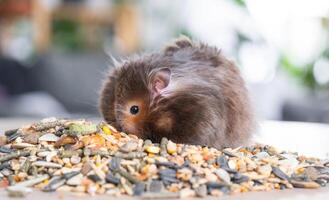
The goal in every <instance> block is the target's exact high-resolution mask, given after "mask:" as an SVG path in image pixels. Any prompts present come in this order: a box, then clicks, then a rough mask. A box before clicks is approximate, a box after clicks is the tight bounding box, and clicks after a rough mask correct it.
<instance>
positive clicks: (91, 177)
mask: <svg viewBox="0 0 329 200" xmlns="http://www.w3.org/2000/svg"><path fill="white" fill-rule="evenodd" d="M87 178H88V179H90V180H92V181H93V182H95V183H97V182H99V181H101V180H102V179H101V178H99V176H97V175H96V174H91V175H89V176H87Z"/></svg>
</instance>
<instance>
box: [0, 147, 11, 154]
mask: <svg viewBox="0 0 329 200" xmlns="http://www.w3.org/2000/svg"><path fill="white" fill-rule="evenodd" d="M13 151H14V150H12V149H9V148H6V147H0V152H1V153H11V152H13Z"/></svg>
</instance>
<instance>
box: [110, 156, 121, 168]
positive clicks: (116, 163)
mask: <svg viewBox="0 0 329 200" xmlns="http://www.w3.org/2000/svg"><path fill="white" fill-rule="evenodd" d="M120 162H121V159H120V158H117V157H114V158H112V159H111V161H110V162H109V168H110V169H111V170H112V171H118V170H119V168H120Z"/></svg>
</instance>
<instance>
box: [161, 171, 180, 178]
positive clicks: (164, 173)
mask: <svg viewBox="0 0 329 200" xmlns="http://www.w3.org/2000/svg"><path fill="white" fill-rule="evenodd" d="M159 174H160V176H161V177H174V178H175V177H176V171H175V170H173V169H162V170H160V171H159Z"/></svg>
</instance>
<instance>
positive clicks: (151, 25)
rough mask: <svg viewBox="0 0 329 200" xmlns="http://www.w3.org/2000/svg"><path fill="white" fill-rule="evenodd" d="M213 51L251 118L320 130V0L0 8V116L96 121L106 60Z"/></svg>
mask: <svg viewBox="0 0 329 200" xmlns="http://www.w3.org/2000/svg"><path fill="white" fill-rule="evenodd" d="M181 34H183V35H187V36H189V37H191V38H193V39H195V40H200V41H203V42H207V43H209V44H211V45H215V46H217V47H219V48H220V49H222V52H223V54H224V55H226V56H227V57H229V58H230V59H231V60H234V61H235V62H236V63H237V64H238V66H239V67H240V69H241V72H242V74H243V77H244V78H245V80H246V82H247V84H248V88H249V91H250V93H251V97H252V100H253V104H254V107H255V109H256V111H257V115H258V117H259V118H260V119H271V120H285V121H308V122H321V123H329V41H328V39H329V38H328V36H329V1H328V0H314V1H309V0H289V1H287V0H267V1H262V0H202V1H200V0H181V1H165V0H157V1H146V0H141V1H132V0H131V1H129V0H0V117H33V118H40V117H48V116H57V117H79V118H81V117H99V114H98V110H97V104H98V92H99V88H100V86H101V83H102V80H103V79H104V77H105V75H106V70H107V68H108V66H109V65H110V64H111V60H110V57H109V55H113V56H114V57H115V58H122V57H126V56H129V55H132V54H136V53H141V52H144V51H147V52H150V51H154V50H158V49H160V48H162V47H163V45H165V44H166V43H168V42H169V41H171V40H172V39H173V38H175V37H177V36H179V35H181Z"/></svg>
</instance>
